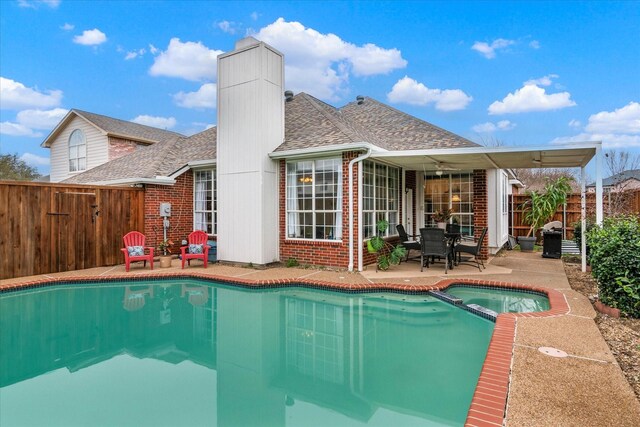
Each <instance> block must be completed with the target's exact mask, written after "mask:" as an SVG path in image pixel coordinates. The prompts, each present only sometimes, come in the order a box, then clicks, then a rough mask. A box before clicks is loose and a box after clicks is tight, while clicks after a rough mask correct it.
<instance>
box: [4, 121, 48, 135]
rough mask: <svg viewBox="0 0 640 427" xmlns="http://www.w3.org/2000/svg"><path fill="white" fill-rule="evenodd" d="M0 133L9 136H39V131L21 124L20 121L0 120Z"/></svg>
mask: <svg viewBox="0 0 640 427" xmlns="http://www.w3.org/2000/svg"><path fill="white" fill-rule="evenodd" d="M0 134H2V135H9V136H26V137H29V138H39V137H41V136H43V135H42V133H40V132H34V130H33V129H31V128H29V127H27V126H25V125H21V124H20V123H11V122H2V123H0Z"/></svg>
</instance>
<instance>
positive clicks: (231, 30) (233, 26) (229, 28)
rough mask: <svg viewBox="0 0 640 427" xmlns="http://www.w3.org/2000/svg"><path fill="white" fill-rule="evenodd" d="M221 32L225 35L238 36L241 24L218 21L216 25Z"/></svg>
mask: <svg viewBox="0 0 640 427" xmlns="http://www.w3.org/2000/svg"><path fill="white" fill-rule="evenodd" d="M216 25H217V26H218V28H220V29H221V30H222V31H223V32H225V33H227V34H231V35H234V34H238V33H239V32H240V31H241V30H242V24H240V23H239V22H233V21H220V22H218V23H217V24H216Z"/></svg>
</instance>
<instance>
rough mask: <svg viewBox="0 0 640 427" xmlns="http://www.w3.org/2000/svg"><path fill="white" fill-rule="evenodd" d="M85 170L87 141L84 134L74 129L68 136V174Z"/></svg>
mask: <svg viewBox="0 0 640 427" xmlns="http://www.w3.org/2000/svg"><path fill="white" fill-rule="evenodd" d="M85 169H87V141H86V139H85V137H84V132H82V130H80V129H76V130H74V131H73V132H71V135H70V136H69V172H78V171H83V170H85Z"/></svg>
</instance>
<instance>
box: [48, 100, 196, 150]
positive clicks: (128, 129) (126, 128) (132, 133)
mask: <svg viewBox="0 0 640 427" xmlns="http://www.w3.org/2000/svg"><path fill="white" fill-rule="evenodd" d="M74 117H79V118H81V119H83V120H84V121H86V122H87V123H89V124H90V125H92V126H94V127H95V128H96V129H98V130H99V131H100V132H102V133H103V134H104V135H109V136H117V137H120V138H124V139H129V140H133V141H139V142H142V143H147V144H154V143H156V142H160V141H165V140H167V139H170V138H175V137H183V136H184V135H182V134H179V133H177V132H172V131H168V130H164V129H158V128H154V127H152V126H146V125H141V124H138V123H133V122H129V121H126V120H120V119H115V118H113V117H108V116H103V115H101V114H95V113H90V112H88V111H82V110H78V109H75V108H74V109H72V110H70V111H69V112H68V113H67V115H66V116H64V118H63V119H62V120H61V121H60V123H58V125H57V126H56V127H55V128H54V129H53V130H52V131H51V133H50V134H49V135H48V136H47V137H46V138H45V140H44V141H43V142H42V144H40V146H41V147H50V146H51V144H52V143H53V141H54V140H55V138H56V137H57V135H58V134H59V133H60V132H61V131H62V130H63V129H64V128H65V127H66V126H67V125H68V124H69V123H70V122H71V120H73V118H74Z"/></svg>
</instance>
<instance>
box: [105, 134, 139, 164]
mask: <svg viewBox="0 0 640 427" xmlns="http://www.w3.org/2000/svg"><path fill="white" fill-rule="evenodd" d="M138 145H144V144H140V143H139V142H135V141H131V140H128V139H122V138H115V137H113V136H110V137H109V160H113V159H117V158H118V157H122V156H124V155H127V154H130V153H133V152H134V151H135V150H136V148H137V147H138Z"/></svg>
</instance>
